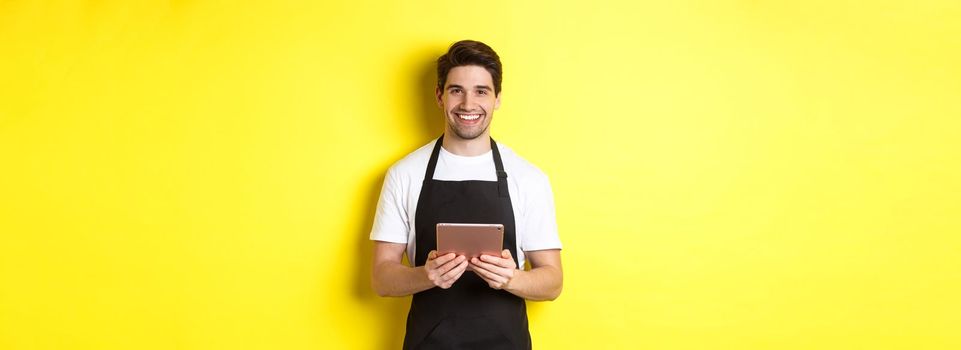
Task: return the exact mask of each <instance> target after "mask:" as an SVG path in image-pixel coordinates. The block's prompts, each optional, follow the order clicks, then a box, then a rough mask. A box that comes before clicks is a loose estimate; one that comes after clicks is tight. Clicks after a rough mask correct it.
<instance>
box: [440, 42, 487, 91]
mask: <svg viewBox="0 0 961 350" xmlns="http://www.w3.org/2000/svg"><path fill="white" fill-rule="evenodd" d="M460 66H481V67H484V69H486V70H487V72H488V73H490V74H491V79H492V80H493V81H494V94H495V95H497V94H500V93H501V76H502V75H503V68H502V67H501V59H500V57H499V56H497V53H496V52H494V49H492V48H491V47H490V46H487V44H484V43H482V42H480V41H474V40H461V41H458V42H456V43H454V44H453V45H451V46H450V49H447V53H445V54H444V55H443V56H440V58H438V59H437V88H438V89H441V90H443V89H444V85H446V84H447V73H448V72H450V70H451V69H452V68H454V67H460Z"/></svg>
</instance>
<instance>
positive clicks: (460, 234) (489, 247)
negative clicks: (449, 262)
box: [437, 223, 504, 267]
mask: <svg viewBox="0 0 961 350" xmlns="http://www.w3.org/2000/svg"><path fill="white" fill-rule="evenodd" d="M503 247H504V225H501V224H454V223H439V224H437V256H441V255H444V254H447V253H454V254H457V255H463V256H466V257H467V259H468V260H469V259H470V258H479V257H480V256H481V254H486V255H493V256H497V257H499V256H501V250H503V249H504V248H503ZM468 267H469V266H468Z"/></svg>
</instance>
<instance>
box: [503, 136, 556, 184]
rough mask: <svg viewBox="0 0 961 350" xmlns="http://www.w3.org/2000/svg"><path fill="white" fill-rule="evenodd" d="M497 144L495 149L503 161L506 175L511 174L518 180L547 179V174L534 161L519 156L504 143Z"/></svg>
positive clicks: (509, 175)
mask: <svg viewBox="0 0 961 350" xmlns="http://www.w3.org/2000/svg"><path fill="white" fill-rule="evenodd" d="M497 146H498V147H497V149H498V150H499V151H500V153H501V158H502V159H503V161H504V168H505V169H504V170H505V171H507V176H508V177H511V176H513V177H514V178H515V179H516V180H517V181H518V182H528V181H548V178H547V174H546V173H544V172H543V171H541V169H540V168H538V167H537V166H536V165H534V163H531V162H529V161H528V160H527V159H525V158H524V157H521V156H520V155H519V154H517V152H514V150H513V149H511V148H510V147H507V146H506V145H504V144H501V143H498V144H497Z"/></svg>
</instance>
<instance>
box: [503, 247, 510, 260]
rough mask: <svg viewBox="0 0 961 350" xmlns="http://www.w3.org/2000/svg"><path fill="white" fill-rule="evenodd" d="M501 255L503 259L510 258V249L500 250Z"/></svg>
mask: <svg viewBox="0 0 961 350" xmlns="http://www.w3.org/2000/svg"><path fill="white" fill-rule="evenodd" d="M501 257H502V258H504V259H510V257H511V251H510V250H507V249H504V250H502V251H501Z"/></svg>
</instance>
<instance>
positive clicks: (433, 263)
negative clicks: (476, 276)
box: [424, 250, 468, 289]
mask: <svg viewBox="0 0 961 350" xmlns="http://www.w3.org/2000/svg"><path fill="white" fill-rule="evenodd" d="M467 265H468V262H467V257H465V256H463V255H456V254H454V253H447V254H444V255H441V256H437V251H436V250H431V251H430V253H428V254H427V264H425V265H424V270H426V271H427V278H429V279H430V281H431V282H433V283H434V285H435V286H438V287H441V288H443V289H447V288H450V287H451V286H453V285H454V282H456V281H457V279H458V278H460V276H461V275H463V274H464V271H466V270H467Z"/></svg>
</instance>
